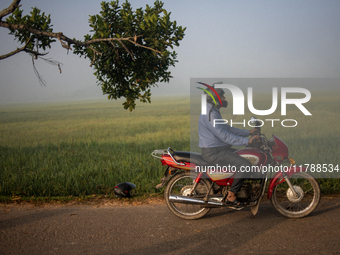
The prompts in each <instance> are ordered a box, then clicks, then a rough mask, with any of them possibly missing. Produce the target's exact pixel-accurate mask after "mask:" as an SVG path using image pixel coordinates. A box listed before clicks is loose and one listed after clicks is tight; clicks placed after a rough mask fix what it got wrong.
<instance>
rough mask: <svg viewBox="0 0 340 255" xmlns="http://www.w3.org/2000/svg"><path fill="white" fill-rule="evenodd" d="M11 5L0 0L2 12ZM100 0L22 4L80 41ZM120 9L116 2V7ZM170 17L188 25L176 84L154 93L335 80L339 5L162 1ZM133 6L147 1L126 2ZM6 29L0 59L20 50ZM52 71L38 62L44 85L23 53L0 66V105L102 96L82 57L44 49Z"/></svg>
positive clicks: (339, 60)
mask: <svg viewBox="0 0 340 255" xmlns="http://www.w3.org/2000/svg"><path fill="white" fill-rule="evenodd" d="M11 2H12V0H2V1H1V3H0V9H1V10H2V9H4V8H6V7H8V6H9V4H10V3H11ZM100 2H101V0H100V1H99V0H91V1H90V0H86V1H84V0H72V1H65V0H59V1H46V0H31V1H28V0H22V3H21V4H22V7H21V8H22V9H24V14H28V13H29V11H30V8H31V7H34V6H37V7H38V8H40V9H41V10H42V11H44V12H45V13H47V14H51V19H52V24H53V25H54V26H53V28H54V31H55V32H61V31H62V32H63V33H64V34H65V35H66V36H69V37H75V38H76V39H83V36H84V35H85V34H87V33H89V30H90V27H89V26H88V18H89V15H94V14H97V13H99V11H100ZM120 2H121V3H122V1H120ZM163 2H164V3H165V4H164V8H165V9H166V10H168V11H170V12H171V19H172V20H176V21H177V24H178V25H181V26H184V27H187V30H186V32H185V34H186V35H185V37H184V39H183V40H182V41H181V43H180V44H181V45H180V47H178V48H177V49H175V50H176V51H177V52H178V60H179V62H178V63H177V64H176V67H175V68H172V69H171V71H172V75H173V76H174V78H173V79H172V80H171V81H170V83H169V84H159V88H157V89H156V90H155V92H157V94H160V93H165V94H171V93H178V94H185V93H189V85H190V78H198V77H202V78H212V77H233V78H255V77H259V78H264V77H271V78H279V77H289V78H296V77H302V78H310V77H320V78H325V77H335V78H340V72H339V71H340V48H339V45H340V27H339V26H340V25H339V24H340V15H339V13H340V2H339V1H336V0H334V1H327V0H326V1H324V0H322V1H321V0H318V1H313V0H309V1H307V0H306V1H296V0H294V1H293V0H292V1H273V0H268V1H262V0H261V1H251V0H249V1H242V0H241V1H222V0H221V1H203V0H198V1H197V0H196V1H194V0H171V1H167V0H165V1H163ZM130 3H131V4H132V7H133V8H139V7H143V8H145V5H146V4H149V5H153V1H146V0H131V1H130ZM8 32H9V30H7V29H5V28H0V55H2V54H5V53H8V52H10V51H13V50H14V49H16V48H18V47H20V45H19V44H18V43H16V42H14V40H13V39H14V37H13V36H10V35H8ZM48 52H49V54H48V55H47V57H48V58H53V59H55V60H58V61H60V62H62V63H63V66H62V74H60V73H59V70H58V68H57V67H55V66H51V65H48V64H46V63H45V62H43V61H42V60H39V61H37V62H36V67H37V69H38V70H39V72H40V74H41V75H42V76H43V78H44V80H46V82H47V86H46V87H41V85H40V84H39V82H38V79H37V77H36V76H35V75H34V72H33V67H32V60H31V57H30V56H29V55H28V54H25V53H19V54H17V55H16V56H13V57H11V58H8V59H5V60H2V61H0V77H1V79H0V104H2V103H8V102H15V103H17V102H38V101H53V100H69V99H73V98H78V99H80V98H86V99H89V98H106V96H103V95H102V92H101V88H100V87H98V86H97V84H96V79H95V76H94V75H93V69H92V68H91V67H89V65H90V61H89V60H88V59H83V58H79V57H78V56H76V55H74V54H73V53H72V52H70V53H69V54H67V52H66V50H65V49H63V48H62V47H61V46H60V43H59V42H55V43H54V44H53V47H52V49H50V50H48Z"/></svg>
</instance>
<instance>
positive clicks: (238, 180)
mask: <svg viewBox="0 0 340 255" xmlns="http://www.w3.org/2000/svg"><path fill="white" fill-rule="evenodd" d="M202 157H203V159H204V160H205V161H207V162H209V163H211V164H213V165H216V164H218V165H219V166H226V167H228V166H229V165H230V166H235V167H236V173H235V177H234V181H233V183H232V185H231V187H230V191H231V192H233V193H236V192H237V191H239V190H240V189H241V186H242V184H243V182H244V180H245V179H246V178H247V175H248V174H247V173H245V172H240V168H241V167H242V166H244V167H247V166H248V167H251V163H250V162H249V161H248V160H246V159H245V158H243V157H241V156H239V155H237V154H235V153H234V150H233V149H232V148H230V146H224V147H214V148H202Z"/></svg>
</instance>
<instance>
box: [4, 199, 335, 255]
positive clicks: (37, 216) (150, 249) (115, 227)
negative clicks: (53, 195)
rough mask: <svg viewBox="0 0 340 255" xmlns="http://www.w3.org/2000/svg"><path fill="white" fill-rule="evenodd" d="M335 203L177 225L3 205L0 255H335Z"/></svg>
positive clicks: (117, 214) (146, 212) (91, 209)
mask: <svg viewBox="0 0 340 255" xmlns="http://www.w3.org/2000/svg"><path fill="white" fill-rule="evenodd" d="M339 234H340V199H339V198H325V197H323V198H322V200H321V203H320V205H319V207H318V208H317V209H316V210H315V211H314V212H313V213H312V214H311V215H309V216H308V217H306V218H302V219H288V218H285V217H283V216H281V215H280V214H279V213H278V212H277V211H276V210H275V209H274V208H273V207H272V206H271V204H270V202H269V201H266V202H263V203H262V204H261V206H260V209H259V212H258V214H257V215H256V216H253V215H252V213H251V211H250V209H249V208H247V209H244V210H242V211H233V210H230V209H227V208H222V209H220V208H218V209H212V210H211V211H210V212H209V213H208V215H206V216H205V217H204V218H202V219H199V220H194V221H189V220H182V219H180V218H178V217H176V216H175V215H173V214H172V213H171V212H170V211H169V210H168V209H167V207H166V206H165V205H164V203H156V204H152V205H140V206H138V205H137V206H131V205H121V204H117V203H114V204H113V203H112V202H110V201H106V202H105V203H101V204H83V205H81V204H80V205H79V204H78V205H50V204H47V205H45V206H33V205H13V204H9V205H4V204H2V205H0V254H25V255H27V254H82V255H84V254H153V255H156V254H340V237H339Z"/></svg>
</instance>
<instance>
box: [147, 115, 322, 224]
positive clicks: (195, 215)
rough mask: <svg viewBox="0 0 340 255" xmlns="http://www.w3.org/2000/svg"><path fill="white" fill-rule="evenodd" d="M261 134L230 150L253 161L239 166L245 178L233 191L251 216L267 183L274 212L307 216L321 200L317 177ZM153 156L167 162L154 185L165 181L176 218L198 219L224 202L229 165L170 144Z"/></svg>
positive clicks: (275, 141)
mask: <svg viewBox="0 0 340 255" xmlns="http://www.w3.org/2000/svg"><path fill="white" fill-rule="evenodd" d="M253 122H254V123H257V122H256V120H253ZM260 137H261V141H260V142H259V143H258V144H257V145H256V146H255V147H245V148H244V149H240V150H237V151H235V153H237V154H238V155H240V156H241V157H244V158H246V159H247V160H249V161H250V162H251V164H252V168H251V169H243V171H247V172H249V179H247V180H246V181H245V182H244V184H243V185H242V188H241V189H240V190H239V191H238V192H237V194H236V196H237V198H238V199H239V200H240V201H242V202H245V203H246V204H247V205H246V206H250V207H251V211H252V213H253V214H254V215H255V214H256V213H257V211H258V208H259V205H260V201H261V199H262V197H263V196H264V193H265V190H266V187H267V183H268V182H269V184H268V188H267V197H268V199H270V201H271V203H272V205H273V206H274V207H275V209H276V210H277V211H279V212H280V213H281V214H282V215H284V216H286V217H289V218H301V217H305V216H307V215H308V214H310V213H311V212H312V211H313V210H314V209H315V208H316V207H317V206H318V204H319V202H320V197H321V195H320V186H319V184H318V182H317V181H316V180H315V179H314V178H313V177H312V176H311V175H310V174H309V173H307V172H306V168H304V167H302V166H297V165H295V161H294V160H293V159H291V158H288V147H287V145H286V144H285V143H284V142H283V141H282V140H281V139H280V138H279V137H277V136H275V135H273V136H272V137H271V138H270V139H269V140H267V139H266V137H265V136H264V135H263V134H261V135H260ZM152 156H154V157H156V158H159V159H161V162H162V165H165V166H167V168H166V170H165V173H164V177H163V178H162V179H161V183H160V184H158V185H157V186H156V188H162V187H164V186H166V187H165V190H164V197H165V201H166V205H167V206H168V208H169V209H170V211H172V212H173V213H174V214H175V215H177V216H178V217H180V218H183V219H199V218H201V217H203V216H204V215H206V214H207V213H208V212H209V210H210V209H211V208H214V207H226V206H229V205H227V204H226V197H227V194H228V191H229V189H230V186H231V185H232V183H233V180H234V175H235V172H234V171H233V169H232V167H230V166H228V167H224V168H222V167H221V166H217V167H214V166H211V164H209V163H208V162H206V161H204V160H203V158H202V155H201V154H199V153H194V152H182V151H173V150H172V149H171V148H168V149H167V150H155V151H153V152H152ZM198 170H199V171H198ZM242 208H244V207H241V208H239V207H238V208H234V209H237V210H239V209H242Z"/></svg>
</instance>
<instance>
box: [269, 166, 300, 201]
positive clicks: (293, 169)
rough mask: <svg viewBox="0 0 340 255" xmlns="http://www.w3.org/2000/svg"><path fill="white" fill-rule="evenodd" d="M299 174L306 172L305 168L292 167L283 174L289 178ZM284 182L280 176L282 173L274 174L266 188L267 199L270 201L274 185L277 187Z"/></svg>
mask: <svg viewBox="0 0 340 255" xmlns="http://www.w3.org/2000/svg"><path fill="white" fill-rule="evenodd" d="M299 172H306V168H305V167H300V166H292V167H291V168H289V170H287V171H285V173H286V174H287V175H288V177H289V178H290V177H291V176H292V175H293V174H295V173H299ZM284 181H285V179H284V178H283V176H282V172H279V173H276V174H275V175H274V176H273V178H272V179H271V180H270V182H269V186H268V191H267V197H268V199H270V198H271V197H272V193H273V190H274V187H275V186H276V185H279V184H280V183H283V182H284Z"/></svg>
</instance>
